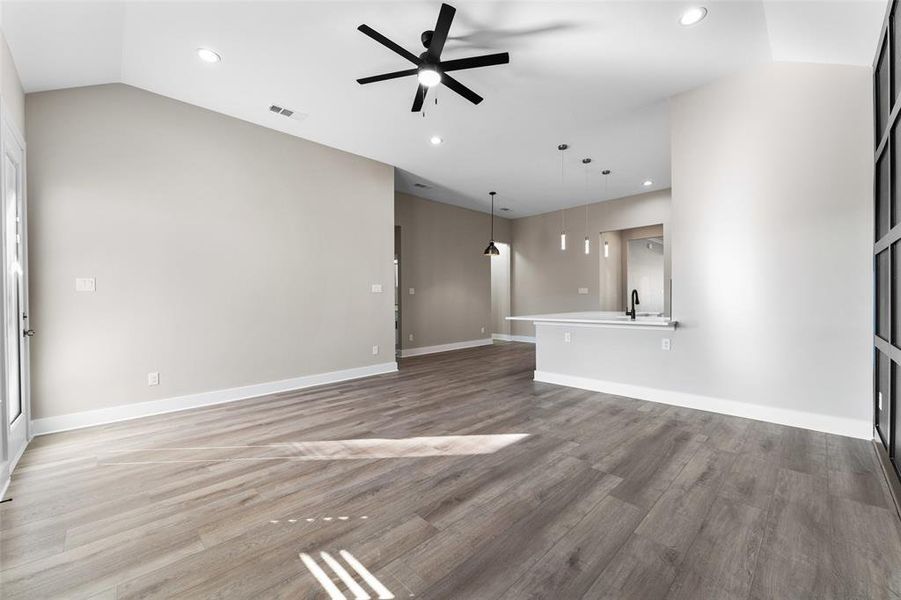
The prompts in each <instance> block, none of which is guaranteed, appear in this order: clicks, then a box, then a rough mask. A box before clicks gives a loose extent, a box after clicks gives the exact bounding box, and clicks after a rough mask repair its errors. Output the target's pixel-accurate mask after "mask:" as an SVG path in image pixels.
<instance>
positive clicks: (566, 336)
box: [563, 331, 573, 342]
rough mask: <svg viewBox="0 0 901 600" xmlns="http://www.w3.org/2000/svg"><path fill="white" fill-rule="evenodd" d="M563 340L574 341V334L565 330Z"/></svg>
mask: <svg viewBox="0 0 901 600" xmlns="http://www.w3.org/2000/svg"><path fill="white" fill-rule="evenodd" d="M563 341H564V342H571V341H573V334H571V333H570V332H568V331H565V332H564V333H563Z"/></svg>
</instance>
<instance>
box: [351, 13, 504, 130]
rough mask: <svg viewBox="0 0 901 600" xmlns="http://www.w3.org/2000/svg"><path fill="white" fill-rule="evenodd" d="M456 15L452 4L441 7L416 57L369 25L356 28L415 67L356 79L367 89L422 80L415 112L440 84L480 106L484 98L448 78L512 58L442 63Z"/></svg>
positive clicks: (490, 56) (488, 57) (501, 55)
mask: <svg viewBox="0 0 901 600" xmlns="http://www.w3.org/2000/svg"><path fill="white" fill-rule="evenodd" d="M456 12H457V9H455V8H454V7H453V6H450V5H449V4H442V5H441V12H439V13H438V22H437V23H435V29H433V30H428V31H423V32H422V35H421V36H420V40H421V41H422V45H423V46H425V52H423V53H422V54H420V55H419V56H416V55H415V54H413V53H412V52H409V51H407V50H406V49H404V48H402V47H401V46H399V45H398V44H395V43H394V42H392V41H391V40H389V39H388V38H386V37H385V36H383V35H382V34H381V33H379V32H378V31H376V30H375V29H373V28H372V27H370V26H369V25H360V26H359V27H357V29H359V30H360V31H362V32H363V33H365V34H366V35H368V36H369V37H371V38H372V39H374V40H375V41H377V42H378V43H380V44H382V45H383V46H385V47H386V48H388V49H390V50H393V51H394V52H396V53H397V54H400V55H401V56H403V57H404V58H406V59H407V60H409V61H410V62H411V63H413V64H414V65H416V68H415V69H406V70H403V71H394V72H393V73H383V74H382V75H373V76H372V77H364V78H362V79H357V82H358V83H360V84H362V85H365V84H367V83H375V82H376V81H385V80H387V79H397V78H398V77H407V76H408V75H416V76H417V78H418V79H419V87H418V88H417V89H416V96H415V97H414V99H413V108H412V111H413V112H419V111H420V110H422V103H423V102H424V101H425V95H426V92H428V90H429V88H430V87H432V86H435V85H438V84H439V83H443V84H444V85H445V86H447V87H448V88H449V89H451V90H453V91H455V92H457V93H458V94H460V95H461V96H463V97H464V98H466V99H467V100H469V101H470V102H472V103H473V104H478V103H479V102H481V101H482V100H483V98H482V97H481V96H479V95H478V94H476V93H475V92H474V91H472V90H471V89H469V88H468V87H466V86H465V85H463V84H462V83H460V82H459V81H457V80H456V79H454V78H453V77H451V76H450V75H448V72H450V71H461V70H463V69H475V68H477V67H488V66H491V65H503V64H506V63H508V62H510V55H509V54H507V53H506V52H499V53H497V54H486V55H484V56H472V57H470V58H457V59H454V60H445V61H442V60H441V51H442V50H444V43H445V42H446V41H447V34H448V32H449V31H450V27H451V22H452V21H453V20H454V14H455V13H456Z"/></svg>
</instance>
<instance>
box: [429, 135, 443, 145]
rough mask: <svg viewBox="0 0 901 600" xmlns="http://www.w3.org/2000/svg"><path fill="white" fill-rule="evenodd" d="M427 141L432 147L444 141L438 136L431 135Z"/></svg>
mask: <svg viewBox="0 0 901 600" xmlns="http://www.w3.org/2000/svg"><path fill="white" fill-rule="evenodd" d="M429 141H430V142H431V143H432V145H433V146H437V145H438V144H440V143H441V142H443V141H444V140H443V139H441V137H440V136H437V135H433V136H432V137H430V138H429Z"/></svg>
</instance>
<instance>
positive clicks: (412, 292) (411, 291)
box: [410, 288, 416, 296]
mask: <svg viewBox="0 0 901 600" xmlns="http://www.w3.org/2000/svg"><path fill="white" fill-rule="evenodd" d="M415 293H416V290H415V289H413V288H410V295H411V296H412V295H414V294H415Z"/></svg>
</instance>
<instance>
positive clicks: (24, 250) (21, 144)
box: [0, 103, 33, 495]
mask: <svg viewBox="0 0 901 600" xmlns="http://www.w3.org/2000/svg"><path fill="white" fill-rule="evenodd" d="M8 144H14V145H15V146H17V147H18V150H19V152H20V154H21V173H20V176H21V178H22V180H21V189H20V191H21V194H20V195H19V199H18V201H19V219H20V230H21V236H22V240H21V245H22V247H21V256H20V262H21V266H22V279H21V305H20V307H19V310H20V311H21V312H22V313H23V314H26V315H27V314H28V307H29V304H28V300H29V299H28V287H29V285H28V190H27V185H28V184H27V176H26V173H27V152H26V147H25V139H24V136H23V135H22V133H21V132H20V131H19V130H18V128H17V127H16V125H15V124H14V123H13V121H12V118H11V117H10V115H9V113H8V111H7V109H6V106H5V105H4V104H2V103H0V157H2V156H4V155H5V153H6V148H7V145H8ZM5 178H6V174H5V169H4V168H2V163H0V211H2V212H5V206H4V204H5V198H3V190H5V189H6V188H5V184H6V179H5ZM6 260H7V256H6V231H5V227H0V264H2V265H6ZM6 282H7V278H6V277H3V278H2V281H0V293H2V297H3V298H4V299H5V298H6V291H7V290H6ZM6 310H7V308H6V302H5V300H4V301H3V302H2V303H0V317H2V320H3V323H4V324H5V323H6V319H7V314H6ZM17 318H18V316H17ZM6 333H7V332H6V327H5V325H4V327H3V331H2V333H0V339H2V343H0V385H2V388H0V389H2V399H0V406H2V410H0V412H2V415H3V418H2V419H0V421H2V427H0V444H2V448H0V495H2V493H4V492H5V487H6V485H7V483H8V481H9V477H10V475H11V474H12V472H13V469H15V466H16V463H17V462H18V461H19V459H20V458H21V456H22V454H23V453H24V452H25V447H26V446H27V445H28V442H30V441H31V439H32V437H33V433H32V429H31V377H30V372H31V361H30V356H29V355H30V351H29V350H30V349H29V346H30V344H29V342H28V339H29V338H26V337H24V336H23V335H22V332H21V331H20V332H19V336H20V338H19V340H20V343H21V344H22V346H21V353H20V369H19V370H20V376H19V385H20V388H21V391H20V393H21V399H22V413H21V415H20V417H19V419H21V422H20V423H19V424H18V425H17V428H18V427H22V434H20V435H16V438H18V439H20V440H21V441H20V442H19V443H18V445H16V447H13V446H12V443H13V442H15V441H16V440H15V439H13V438H12V435H11V433H12V427H11V425H10V423H9V419H8V416H7V410H8V408H7V403H8V398H6V394H7V391H8V386H7V382H8V373H7V340H6Z"/></svg>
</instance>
